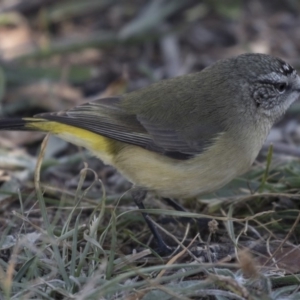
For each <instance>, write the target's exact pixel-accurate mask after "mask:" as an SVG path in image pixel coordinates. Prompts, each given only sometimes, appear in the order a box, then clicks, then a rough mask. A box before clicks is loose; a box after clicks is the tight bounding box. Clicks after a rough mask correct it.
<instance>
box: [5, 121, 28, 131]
mask: <svg viewBox="0 0 300 300" xmlns="http://www.w3.org/2000/svg"><path fill="white" fill-rule="evenodd" d="M26 123H28V121H25V120H23V119H21V118H11V119H0V130H30V128H26V127H25V125H26Z"/></svg>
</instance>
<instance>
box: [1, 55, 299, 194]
mask: <svg viewBox="0 0 300 300" xmlns="http://www.w3.org/2000/svg"><path fill="white" fill-rule="evenodd" d="M299 95H300V78H299V76H298V74H297V72H296V70H294V69H293V68H292V67H291V66H290V65H289V64H287V63H286V62H284V61H283V60H281V59H279V58H276V57H273V56H270V55H266V54H258V53H256V54H242V55H239V56H237V57H233V58H229V59H224V60H220V61H217V62H216V63H214V64H212V65H211V66H209V67H207V68H205V69H203V70H202V71H201V72H198V73H193V74H189V75H183V76H180V77H176V78H172V79H167V80H162V81H160V82H158V83H154V84H152V85H150V86H149V87H146V88H142V89H140V90H137V91H134V92H130V93H127V94H124V95H121V96H117V97H109V98H102V99H96V100H93V101H90V102H88V103H85V104H82V105H79V106H76V107H74V108H72V109H70V110H67V111H63V112H55V113H43V114H39V115H36V116H34V117H33V118H19V119H14V118H13V119H0V130H33V131H44V132H50V133H52V134H54V135H57V136H59V137H61V138H62V139H64V140H67V141H69V142H71V143H73V144H76V145H79V146H82V147H85V148H87V149H88V150H90V151H91V152H92V153H93V154H95V155H96V156H97V157H99V158H100V159H101V160H102V161H103V162H104V163H107V164H109V165H112V166H114V167H115V168H116V169H118V170H119V171H120V172H121V173H122V174H123V175H124V176H125V177H126V178H127V179H129V180H130V181H131V182H132V183H133V184H134V185H135V186H136V187H138V188H140V189H141V190H143V191H153V192H155V193H156V194H157V195H159V196H161V197H165V198H191V197H195V196H198V195H202V194H204V193H208V192H211V191H214V190H216V189H218V188H220V187H222V186H223V185H225V184H226V183H228V182H229V181H230V180H232V179H233V178H234V177H236V176H237V175H240V174H242V173H244V172H245V171H246V170H247V169H248V168H249V167H250V166H251V164H252V163H253V161H254V160H255V158H256V156H257V155H258V152H259V150H260V149H261V147H262V145H263V143H264V141H265V139H266V137H267V135H268V133H269V131H270V129H271V127H272V125H273V124H274V123H275V121H276V120H278V118H280V117H281V116H282V115H283V114H284V113H285V111H286V110H287V109H288V107H289V106H290V105H291V104H292V103H293V102H294V101H295V100H296V99H297V98H298V97H299ZM144 196H145V195H143V197H144Z"/></svg>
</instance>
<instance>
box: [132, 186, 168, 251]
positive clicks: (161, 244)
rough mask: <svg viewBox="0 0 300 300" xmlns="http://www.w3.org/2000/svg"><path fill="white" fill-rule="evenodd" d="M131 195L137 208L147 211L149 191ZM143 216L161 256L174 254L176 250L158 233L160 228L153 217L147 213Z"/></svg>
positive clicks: (141, 190)
mask: <svg viewBox="0 0 300 300" xmlns="http://www.w3.org/2000/svg"><path fill="white" fill-rule="evenodd" d="M131 195H132V198H133V200H134V202H135V204H136V206H137V207H138V208H139V209H145V206H144V203H143V200H144V199H145V198H146V195H147V191H145V190H143V189H133V190H132V192H131ZM142 215H143V217H144V219H145V221H146V223H147V225H148V227H149V229H150V231H151V232H152V234H153V236H154V238H155V239H156V241H157V244H158V249H159V251H158V252H159V254H162V255H166V254H170V253H172V252H173V250H174V249H172V247H170V246H169V245H167V244H166V243H165V241H164V240H163V238H162V236H161V234H160V233H159V231H158V228H157V227H156V225H155V224H154V222H153V220H152V219H151V217H150V216H149V215H148V214H147V213H144V212H143V213H142Z"/></svg>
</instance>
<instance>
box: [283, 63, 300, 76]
mask: <svg viewBox="0 0 300 300" xmlns="http://www.w3.org/2000/svg"><path fill="white" fill-rule="evenodd" d="M279 72H280V73H281V74H282V75H285V76H288V75H296V74H297V71H296V70H295V69H294V68H293V67H292V66H291V65H289V64H288V63H286V62H282V64H281V67H280V68H279Z"/></svg>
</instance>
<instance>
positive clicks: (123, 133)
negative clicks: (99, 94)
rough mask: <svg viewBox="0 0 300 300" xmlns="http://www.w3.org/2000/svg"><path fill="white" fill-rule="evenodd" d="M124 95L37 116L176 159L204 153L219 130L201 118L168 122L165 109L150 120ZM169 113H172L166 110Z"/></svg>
mask: <svg viewBox="0 0 300 300" xmlns="http://www.w3.org/2000/svg"><path fill="white" fill-rule="evenodd" d="M122 98H123V96H120V97H110V98H102V99H97V100H94V101H90V102H88V103H85V104H82V105H79V106H76V107H75V108H72V109H70V110H68V111H65V112H58V113H44V114H39V115H37V116H36V117H39V118H43V119H46V120H49V121H56V122H59V123H63V124H68V125H72V126H75V127H79V128H82V129H85V130H89V131H92V132H94V133H97V134H100V135H103V136H106V137H108V138H111V139H115V140H118V141H121V142H124V143H128V144H132V145H137V146H140V147H143V148H145V149H148V150H150V151H154V152H158V153H161V154H164V155H166V156H169V157H172V158H176V159H188V158H190V157H193V156H194V155H197V154H199V153H201V152H202V151H203V150H204V149H205V148H206V147H207V146H209V145H210V144H211V142H212V140H213V138H214V137H216V136H217V134H218V133H220V128H218V126H212V124H208V123H207V124H205V123H204V122H201V121H199V122H198V123H197V124H194V123H193V124H191V125H190V124H189V122H186V125H187V126H185V127H183V128H182V126H180V124H175V125H173V126H170V125H168V124H166V122H165V120H164V113H163V112H160V113H159V115H160V116H161V117H160V118H161V120H151V114H150V115H149V113H148V114H145V113H142V112H141V113H139V112H132V110H130V109H129V110H127V109H125V108H124V106H122V100H123V99H122ZM170 109H172V108H170ZM167 114H168V115H170V113H169V112H167V111H166V116H167ZM171 115H172V114H171ZM187 118H188V116H187ZM171 127H172V128H171Z"/></svg>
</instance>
